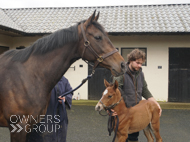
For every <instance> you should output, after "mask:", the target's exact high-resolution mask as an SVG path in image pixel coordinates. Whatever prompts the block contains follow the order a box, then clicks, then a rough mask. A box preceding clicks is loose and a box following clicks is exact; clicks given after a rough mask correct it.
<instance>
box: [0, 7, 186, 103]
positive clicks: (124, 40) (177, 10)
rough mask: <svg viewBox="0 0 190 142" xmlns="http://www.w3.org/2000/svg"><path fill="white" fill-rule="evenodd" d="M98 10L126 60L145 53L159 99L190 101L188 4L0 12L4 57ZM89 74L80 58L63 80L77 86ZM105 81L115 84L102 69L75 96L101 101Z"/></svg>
mask: <svg viewBox="0 0 190 142" xmlns="http://www.w3.org/2000/svg"><path fill="white" fill-rule="evenodd" d="M95 9H96V10H97V11H100V18H99V22H100V24H102V26H103V27H104V28H105V29H106V31H107V32H108V34H109V38H110V39H111V41H112V43H113V44H114V46H115V47H116V48H118V50H119V52H120V53H121V55H122V56H123V57H124V58H126V55H127V53H129V52H130V50H131V49H134V48H140V49H142V50H144V51H145V52H146V54H147V60H146V64H145V65H144V66H143V71H144V74H145V79H146V81H147V83H148V88H149V90H150V91H151V93H152V94H153V96H154V97H155V98H156V99H157V100H159V101H174V102H190V89H189V88H190V87H189V85H190V61H189V60H190V4H170V5H139V6H108V7H103V6H102V7H75V8H73V7H72V8H25V9H24V8H22V9H19V8H17V9H0V53H3V52H4V51H6V50H9V49H15V48H22V47H27V46H29V45H31V44H32V43H33V42H34V41H35V40H37V39H39V38H41V37H42V36H43V35H46V34H50V33H52V32H54V31H56V30H58V29H61V28H66V27H69V26H71V25H73V24H75V23H76V22H79V21H81V20H84V19H87V18H88V17H89V16H90V15H91V14H92V13H93V11H94V10H95ZM88 72H89V73H90V68H89V67H88V65H87V64H86V63H85V62H83V61H82V60H79V61H77V62H75V63H74V64H73V65H71V68H70V69H69V70H68V71H67V73H66V74H65V76H66V77H67V78H68V79H69V81H70V83H71V85H72V87H73V88H75V87H76V86H77V85H79V84H80V83H81V81H82V79H84V78H85V77H86V76H87V75H88ZM104 78H107V79H108V81H111V77H110V72H109V71H107V70H106V69H103V68H98V69H97V70H96V73H95V75H94V77H93V78H92V79H91V80H90V81H89V83H86V84H85V85H83V86H82V87H81V88H80V89H79V90H77V91H76V92H75V93H74V96H76V95H77V94H78V93H79V94H80V98H81V99H99V98H100V96H101V92H102V91H103V89H104V86H103V79H104ZM92 83H93V84H94V85H92Z"/></svg>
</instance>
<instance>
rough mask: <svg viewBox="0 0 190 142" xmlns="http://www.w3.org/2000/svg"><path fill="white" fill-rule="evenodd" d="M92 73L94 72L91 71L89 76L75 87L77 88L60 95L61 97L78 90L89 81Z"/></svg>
mask: <svg viewBox="0 0 190 142" xmlns="http://www.w3.org/2000/svg"><path fill="white" fill-rule="evenodd" d="M94 73H95V70H93V71H92V73H91V75H88V76H87V77H86V78H85V79H83V80H82V82H81V84H80V85H79V86H77V87H76V88H75V89H73V90H70V91H68V92H66V93H64V94H63V95H61V97H64V96H67V95H68V94H70V93H72V92H74V91H75V90H77V89H79V88H80V87H81V86H82V85H83V84H84V83H85V82H86V81H87V80H89V79H90V78H91V77H92V75H93V74H94Z"/></svg>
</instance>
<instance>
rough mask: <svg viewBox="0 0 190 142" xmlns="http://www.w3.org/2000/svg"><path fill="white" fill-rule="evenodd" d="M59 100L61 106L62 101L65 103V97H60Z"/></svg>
mask: <svg viewBox="0 0 190 142" xmlns="http://www.w3.org/2000/svg"><path fill="white" fill-rule="evenodd" d="M58 98H59V99H60V100H59V102H60V104H62V100H63V101H64V102H65V97H61V96H59V97H58Z"/></svg>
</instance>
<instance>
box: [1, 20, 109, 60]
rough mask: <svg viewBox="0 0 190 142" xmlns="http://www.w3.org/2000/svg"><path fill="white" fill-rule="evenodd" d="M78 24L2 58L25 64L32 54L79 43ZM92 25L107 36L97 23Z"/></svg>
mask: <svg viewBox="0 0 190 142" xmlns="http://www.w3.org/2000/svg"><path fill="white" fill-rule="evenodd" d="M81 22H85V20H84V21H80V22H78V24H76V25H74V26H71V27H69V28H66V29H61V30H58V31H56V32H54V33H52V34H50V35H47V36H45V37H42V38H40V39H38V40H37V41H36V42H34V44H32V45H31V46H29V47H26V48H24V49H12V50H9V51H7V52H5V53H4V54H3V55H2V57H7V58H8V57H11V61H19V62H25V61H27V60H28V58H29V57H30V55H31V54H33V55H43V54H45V53H47V52H50V51H52V50H54V49H56V48H60V47H63V46H64V45H65V44H66V43H69V42H76V41H78V25H79V24H80V23H81ZM92 24H93V25H94V26H95V27H96V28H98V29H99V30H100V31H101V32H102V33H103V34H106V32H105V30H104V28H103V27H102V26H101V25H100V24H99V23H98V22H96V21H93V22H92Z"/></svg>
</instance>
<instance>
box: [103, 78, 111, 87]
mask: <svg viewBox="0 0 190 142" xmlns="http://www.w3.org/2000/svg"><path fill="white" fill-rule="evenodd" d="M104 85H105V86H106V88H107V87H109V86H110V84H109V83H108V82H107V81H106V80H105V79H104Z"/></svg>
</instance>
